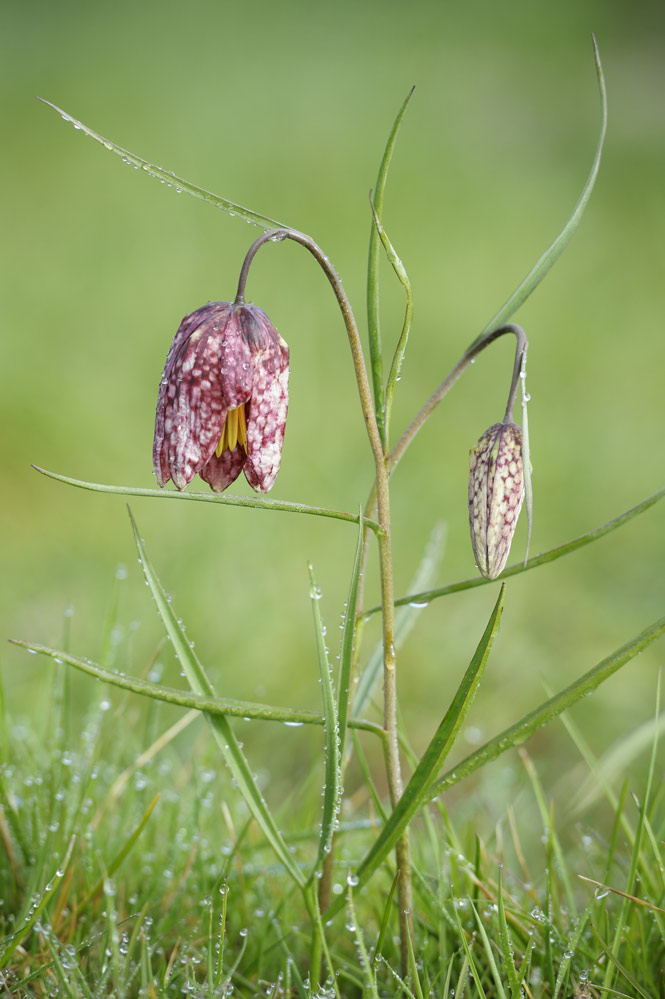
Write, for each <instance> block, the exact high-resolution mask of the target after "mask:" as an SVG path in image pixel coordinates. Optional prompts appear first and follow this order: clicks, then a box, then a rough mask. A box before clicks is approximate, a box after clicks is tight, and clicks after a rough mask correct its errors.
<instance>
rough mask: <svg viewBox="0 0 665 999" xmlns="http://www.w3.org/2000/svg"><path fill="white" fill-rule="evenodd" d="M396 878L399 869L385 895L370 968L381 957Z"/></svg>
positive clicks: (395, 889) (395, 887)
mask: <svg viewBox="0 0 665 999" xmlns="http://www.w3.org/2000/svg"><path fill="white" fill-rule="evenodd" d="M398 879H399V871H396V872H395V877H394V878H393V882H392V884H391V886H390V891H389V892H388V895H387V896H386V904H385V906H384V908H383V916H382V918H381V927H380V929H379V936H378V939H377V941H376V947H375V948H374V957H373V958H372V968H374V967H375V966H376V962H377V961H378V959H379V958H380V957H383V945H384V943H385V942H386V936H387V934H388V925H389V923H390V912H391V909H392V904H393V898H394V897H395V892H396V891H397V881H398ZM444 994H445V993H444Z"/></svg>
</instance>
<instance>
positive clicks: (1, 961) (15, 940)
mask: <svg viewBox="0 0 665 999" xmlns="http://www.w3.org/2000/svg"><path fill="white" fill-rule="evenodd" d="M75 842H76V837H75V836H72V838H71V839H70V841H69V846H68V847H67V851H66V853H65V856H64V857H63V858H62V861H61V862H60V863H59V864H58V869H57V871H56V873H55V874H54V875H53V877H52V878H51V880H50V881H49V882H48V884H47V885H46V887H45V888H44V890H43V892H42V893H41V895H40V896H39V898H38V900H37V901H35V902H34V904H33V905H32V906H31V907H30V909H29V912H28V917H27V919H26V921H25V923H24V924H23V925H22V926H20V927H19V929H18V930H16V931H15V932H14V933H12V935H11V936H10V937H8V939H7V940H6V941H5V944H4V946H3V947H2V949H0V968H4V966H5V965H6V964H7V962H8V961H9V959H10V957H11V956H12V954H13V953H14V951H15V950H16V948H17V947H18V946H19V945H20V944H21V942H22V941H23V940H25V938H26V937H27V935H28V934H29V933H30V931H31V930H32V928H33V927H34V925H35V923H36V922H37V920H38V919H39V917H40V916H41V914H42V912H43V911H44V909H45V908H46V906H47V905H48V903H49V902H50V900H51V898H52V897H53V895H54V894H55V892H56V890H57V889H58V888H59V887H60V884H61V880H60V879H61V878H62V877H63V876H64V873H65V871H66V869H67V866H68V865H69V861H70V860H71V856H72V851H73V850H74V843H75Z"/></svg>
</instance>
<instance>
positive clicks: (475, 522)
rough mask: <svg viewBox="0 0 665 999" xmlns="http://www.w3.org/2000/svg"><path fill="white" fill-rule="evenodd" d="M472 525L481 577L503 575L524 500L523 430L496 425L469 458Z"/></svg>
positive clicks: (481, 439)
mask: <svg viewBox="0 0 665 999" xmlns="http://www.w3.org/2000/svg"><path fill="white" fill-rule="evenodd" d="M469 458H470V471H469V524H470V525H471V544H472V545H473V554H474V555H475V557H476V562H477V564H478V568H479V570H480V573H481V575H482V576H485V577H486V579H496V577H497V576H498V575H499V574H500V573H501V572H502V570H503V568H504V566H505V564H506V561H507V559H508V553H509V552H510V545H511V542H512V540H513V535H514V533H515V528H516V526H517V518H518V517H519V512H520V510H521V508H522V502H523V500H524V458H523V454H522V430H521V428H520V427H518V426H517V424H516V423H512V422H510V423H495V424H494V426H492V427H490V428H489V430H486V431H485V433H484V434H483V436H482V437H481V438H480V440H479V441H478V443H477V444H476V445H475V447H473V448H472V449H471V452H470V454H469Z"/></svg>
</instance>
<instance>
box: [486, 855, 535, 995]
mask: <svg viewBox="0 0 665 999" xmlns="http://www.w3.org/2000/svg"><path fill="white" fill-rule="evenodd" d="M497 908H498V918H499V936H500V939H501V958H502V961H503V968H504V972H505V974H506V977H507V979H508V986H509V988H510V995H511V999H522V995H523V992H522V985H521V982H520V979H519V976H518V974H517V968H516V967H515V959H514V957H513V943H512V940H511V938H510V931H509V929H508V921H507V919H506V909H505V905H504V902H503V876H502V872H501V870H499V884H498V887H497ZM476 918H477V913H476Z"/></svg>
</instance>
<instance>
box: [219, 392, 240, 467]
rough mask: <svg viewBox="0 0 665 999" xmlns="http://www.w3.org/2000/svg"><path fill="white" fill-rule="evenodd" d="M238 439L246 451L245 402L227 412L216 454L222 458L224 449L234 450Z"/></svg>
mask: <svg viewBox="0 0 665 999" xmlns="http://www.w3.org/2000/svg"><path fill="white" fill-rule="evenodd" d="M238 441H240V444H241V446H242V447H243V449H244V450H245V451H247V423H246V420H245V404H244V402H243V403H242V405H240V406H237V407H236V409H230V410H229V411H228V413H227V414H226V419H225V420H224V426H223V427H222V436H221V437H220V439H219V444H218V445H217V448H216V449H215V454H216V455H217V457H218V458H221V456H222V454H223V452H224V451H234V450H235V448H236V447H237V444H238Z"/></svg>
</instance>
